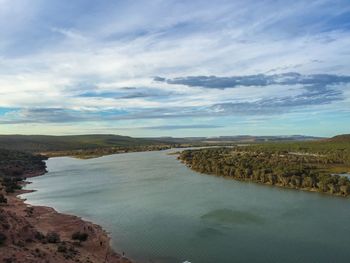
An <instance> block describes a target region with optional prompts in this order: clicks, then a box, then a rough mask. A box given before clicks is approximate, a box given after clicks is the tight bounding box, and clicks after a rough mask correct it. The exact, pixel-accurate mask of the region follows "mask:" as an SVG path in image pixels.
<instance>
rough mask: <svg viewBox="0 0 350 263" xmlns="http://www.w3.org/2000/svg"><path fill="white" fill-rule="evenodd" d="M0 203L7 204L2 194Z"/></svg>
mask: <svg viewBox="0 0 350 263" xmlns="http://www.w3.org/2000/svg"><path fill="white" fill-rule="evenodd" d="M0 203H3V204H6V203H7V199H6V198H5V196H4V195H3V194H0Z"/></svg>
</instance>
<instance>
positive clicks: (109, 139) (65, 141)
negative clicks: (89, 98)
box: [0, 135, 166, 152]
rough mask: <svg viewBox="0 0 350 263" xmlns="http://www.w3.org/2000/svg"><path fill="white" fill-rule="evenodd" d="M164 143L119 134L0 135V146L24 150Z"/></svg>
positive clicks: (71, 149)
mask: <svg viewBox="0 0 350 263" xmlns="http://www.w3.org/2000/svg"><path fill="white" fill-rule="evenodd" d="M165 143H166V142H163V141H154V140H150V139H138V138H131V137H128V136H120V135H72V136H47V135H0V148H2V149H8V150H18V151H26V152H51V151H74V150H91V149H101V148H108V147H134V146H147V145H162V144H165Z"/></svg>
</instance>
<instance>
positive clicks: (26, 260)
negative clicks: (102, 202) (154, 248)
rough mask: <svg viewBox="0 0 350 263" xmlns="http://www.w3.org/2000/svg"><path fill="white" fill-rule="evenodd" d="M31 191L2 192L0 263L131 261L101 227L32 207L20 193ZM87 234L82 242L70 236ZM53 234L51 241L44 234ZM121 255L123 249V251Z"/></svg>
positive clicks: (43, 172)
mask: <svg viewBox="0 0 350 263" xmlns="http://www.w3.org/2000/svg"><path fill="white" fill-rule="evenodd" d="M45 173H46V170H44V171H33V172H30V173H26V174H25V175H24V177H26V180H25V181H23V183H22V185H23V184H30V182H29V181H28V178H31V177H36V176H43V175H44V174H45ZM33 191H35V190H17V191H16V192H15V193H10V194H6V195H5V196H6V198H7V204H1V205H0V219H1V220H0V221H1V223H2V224H1V225H0V230H1V231H0V232H5V233H6V230H7V232H8V234H7V235H6V240H5V242H4V243H3V245H2V246H0V262H18V263H19V262H23V263H31V262H32V263H36V262H38V263H41V262H42V263H47V262H50V263H61V262H84V263H85V262H88V263H102V262H103V263H132V262H134V261H132V260H130V259H128V258H127V257H125V256H124V255H121V254H119V253H117V252H115V251H114V250H113V248H112V246H111V237H110V236H109V234H108V233H107V232H106V231H105V230H104V229H103V227H102V226H100V225H97V224H94V223H93V222H90V221H87V220H84V219H82V218H80V217H78V216H75V215H70V214H65V213H60V212H58V211H56V210H55V209H54V208H52V207H48V206H32V205H31V204H30V203H26V201H27V199H26V198H22V197H20V195H21V194H25V193H29V192H33ZM78 232H79V233H85V234H87V236H88V237H87V239H86V241H77V240H73V239H72V235H73V234H74V233H78ZM52 233H56V234H57V235H58V237H59V240H56V241H55V242H51V241H52V240H51V241H50V240H49V238H48V236H49V235H50V234H52ZM123 254H124V252H123Z"/></svg>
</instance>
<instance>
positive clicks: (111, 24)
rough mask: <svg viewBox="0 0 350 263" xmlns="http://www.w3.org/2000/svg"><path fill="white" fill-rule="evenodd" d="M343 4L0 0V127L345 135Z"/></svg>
mask: <svg viewBox="0 0 350 263" xmlns="http://www.w3.org/2000/svg"><path fill="white" fill-rule="evenodd" d="M349 47H350V2H349V1H348V0H333V1H331V0H329V1H327V0H319V1H304V0H303V1H295V0H293V1H289V0H288V1H287V0H284V1H249V0H247V1H234V0H231V1H224V0H222V1H195V0H194V1H178V0H177V1H175V0H174V1H170V0H169V1H166V0H154V1H152V0H150V1H146V0H144V1H126V0H125V1H116V0H115V1H97V0H95V1H92V0H76V1H68V0H51V1H46V0H31V1H29V0H0V134H12V133H22V134H85V133H114V134H123V135H130V136H137V137H142V136H178V137H182V136H220V135H237V134H252V135H291V134H305V135H316V136H333V135H336V134H341V133H350V124H349V123H350V48H349Z"/></svg>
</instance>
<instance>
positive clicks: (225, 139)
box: [152, 135, 324, 144]
mask: <svg viewBox="0 0 350 263" xmlns="http://www.w3.org/2000/svg"><path fill="white" fill-rule="evenodd" d="M152 139H153V140H160V141H161V140H166V141H168V142H173V143H212V144H214V143H255V142H256V143H258V142H282V141H315V140H320V139H324V138H321V137H313V136H304V135H289V136H282V135H281V136H251V135H236V136H218V137H185V138H174V137H159V138H152Z"/></svg>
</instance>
